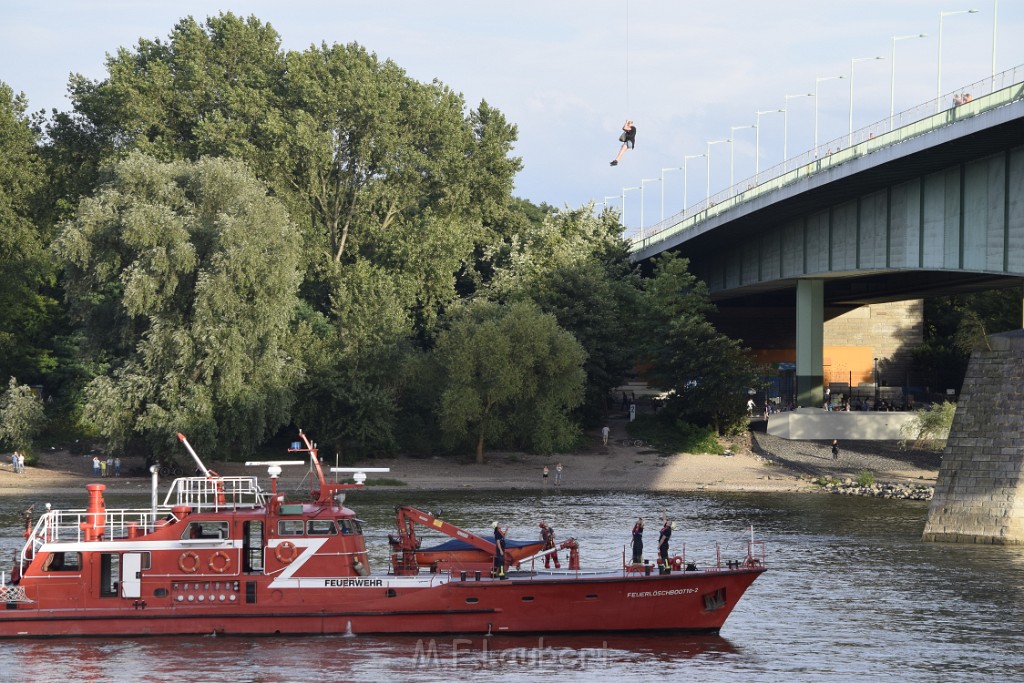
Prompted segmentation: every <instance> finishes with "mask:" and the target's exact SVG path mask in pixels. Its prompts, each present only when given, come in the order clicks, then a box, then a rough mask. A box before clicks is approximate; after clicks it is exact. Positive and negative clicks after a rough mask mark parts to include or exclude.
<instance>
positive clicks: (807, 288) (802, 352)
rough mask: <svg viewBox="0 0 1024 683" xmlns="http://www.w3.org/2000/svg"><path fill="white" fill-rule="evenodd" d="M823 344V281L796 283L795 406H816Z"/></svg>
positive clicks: (819, 396)
mask: <svg viewBox="0 0 1024 683" xmlns="http://www.w3.org/2000/svg"><path fill="white" fill-rule="evenodd" d="M824 344H825V282H824V281H823V280H798V281H797V283H796V405H797V407H798V408H808V407H814V408H820V407H821V405H822V401H823V400H824V393H823V392H822V380H823V379H824V378H823V377H822V368H823V367H824V357H823V347H824Z"/></svg>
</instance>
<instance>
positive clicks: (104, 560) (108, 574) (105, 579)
mask: <svg viewBox="0 0 1024 683" xmlns="http://www.w3.org/2000/svg"><path fill="white" fill-rule="evenodd" d="M120 583H121V556H120V555H118V554H116V553H101V554H100V597H103V598H116V597H117V587H118V586H119V585H120Z"/></svg>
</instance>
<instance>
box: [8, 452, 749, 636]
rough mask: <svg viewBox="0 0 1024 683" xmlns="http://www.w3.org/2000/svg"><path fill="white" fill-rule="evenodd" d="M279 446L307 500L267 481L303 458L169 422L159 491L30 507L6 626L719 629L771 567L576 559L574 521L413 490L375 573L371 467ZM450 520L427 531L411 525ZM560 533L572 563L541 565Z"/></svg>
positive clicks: (321, 630) (67, 632)
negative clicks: (429, 539) (234, 454)
mask: <svg viewBox="0 0 1024 683" xmlns="http://www.w3.org/2000/svg"><path fill="white" fill-rule="evenodd" d="M299 437H300V439H301V441H297V442H295V443H293V444H292V447H291V448H289V449H288V450H289V452H290V453H302V454H304V455H305V457H306V458H308V463H309V466H310V468H311V471H312V472H313V474H314V476H313V477H312V479H311V481H312V485H311V489H310V496H309V499H308V500H307V501H303V502H291V501H286V500H285V496H284V495H283V494H281V493H279V492H278V491H277V486H276V484H277V477H278V476H279V475H280V474H281V471H282V470H281V468H282V467H283V466H288V465H303V464H306V462H307V461H306V460H305V459H303V460H283V461H273V462H266V463H247V464H250V465H263V466H267V467H268V473H269V476H270V480H271V488H270V491H269V492H268V491H265V490H263V489H262V488H260V486H259V484H258V481H257V478H256V477H248V476H242V477H222V476H219V475H217V474H216V473H215V472H213V471H210V470H208V469H207V468H206V467H205V466H204V465H203V463H202V461H201V460H200V458H199V457H198V455H196V453H195V451H194V450H193V449H192V448H191V446H189V444H188V441H187V440H186V439H185V437H184V436H182V435H180V434H179V438H180V439H181V441H182V443H183V445H184V446H185V448H186V449H187V450H188V451H189V453H190V454H191V455H192V457H193V458H194V459H195V461H196V463H197V464H198V466H199V471H200V472H202V476H195V477H184V478H178V479H175V480H174V481H173V483H172V484H171V487H170V490H169V491H168V492H167V494H166V496H165V499H164V501H163V503H162V504H158V502H157V501H158V496H157V488H158V482H157V474H156V473H155V472H154V473H153V496H152V505H151V506H150V507H149V508H141V509H108V508H107V507H106V505H105V502H104V499H103V491H104V490H105V487H104V486H103V485H102V484H89V485H88V486H86V489H87V490H88V494H89V501H88V507H87V508H86V509H84V510H54V509H50V506H49V505H47V509H46V511H45V512H44V513H43V514H42V515H41V516H40V517H39V519H38V520H37V521H35V523H34V524H33V521H32V510H31V508H30V509H29V510H27V511H26V513H25V520H26V527H25V537H26V542H25V545H24V547H23V548H22V549H21V550H20V551H19V552H18V553H17V554H16V556H15V559H14V567H13V570H12V571H11V572H10V574H0V578H2V580H0V597H2V599H3V602H4V603H6V609H4V610H2V611H0V637H3V638H17V637H23V638H35V637H65V636H75V637H78V636H140V635H178V634H181V635H185V634H233V635H276V634H361V633H363V634H371V633H373V634H388V633H394V634H441V633H460V634H488V633H491V634H499V633H504V634H517V633H555V632H561V633H566V632H576V633H582V632H595V631H616V632H637V631H648V632H688V633H717V632H718V631H719V629H721V628H722V625H723V624H724V623H725V620H726V618H727V617H728V616H729V614H730V613H731V612H732V610H733V608H734V607H735V606H736V603H737V602H738V601H739V599H740V598H741V597H742V596H743V593H744V592H745V591H746V589H747V587H748V586H750V584H751V583H753V582H754V580H755V579H757V577H758V576H760V575H761V574H762V573H763V572H764V571H765V566H764V544H763V542H760V541H754V540H753V538H751V540H750V541H748V542H747V543H746V552H745V556H743V557H739V558H737V559H734V560H726V561H724V562H723V560H722V555H721V550H720V549H718V550H717V551H716V563H715V565H714V566H705V567H697V566H696V565H695V564H693V563H690V562H687V561H686V559H685V556H679V555H677V556H674V557H672V558H670V561H669V563H668V566H667V567H666V566H655V565H653V564H639V565H634V564H631V563H627V562H626V561H625V556H623V566H622V568H621V569H617V570H611V571H608V570H604V571H587V570H584V569H582V568H581V566H580V558H579V544H578V543H577V542H576V540H575V539H567V540H565V541H563V542H561V543H560V544H557V545H555V546H554V547H550V544H548V547H547V548H546V549H545V547H544V543H543V542H542V541H532V540H531V541H527V542H523V543H520V544H516V543H514V542H508V543H507V544H506V548H505V552H504V553H503V554H502V555H497V553H496V546H495V542H494V541H493V540H488V539H486V538H483V537H481V536H478V535H476V534H473V533H471V532H468V531H465V530H463V529H460V528H458V527H456V526H454V525H452V524H449V523H448V522H445V521H443V520H442V519H439V518H438V517H437V516H435V515H431V514H428V513H425V512H422V511H420V510H417V509H415V508H411V507H407V506H403V507H400V508H399V509H398V519H397V521H396V528H397V535H392V537H391V538H390V539H389V540H390V542H391V558H390V559H391V561H390V566H389V567H388V569H387V571H386V572H384V573H375V572H374V571H373V570H372V569H371V565H370V560H369V558H368V557H367V552H366V545H365V541H364V537H363V529H362V523H361V522H360V520H358V519H357V518H356V515H355V513H354V512H353V511H352V510H351V509H349V508H347V507H345V496H346V494H347V492H348V491H350V490H358V489H360V488H362V487H363V484H364V482H365V479H366V473H367V472H370V473H372V472H378V471H387V470H385V469H375V468H363V469H353V468H332V469H330V470H329V471H330V472H334V473H344V474H346V475H351V476H352V479H353V480H354V481H355V483H337V482H330V481H328V479H327V477H326V476H325V474H324V470H323V468H322V467H321V464H320V459H319V457H318V455H317V449H316V446H315V445H314V444H313V443H312V442H311V441H310V440H309V439H308V438H307V436H306V435H305V434H303V433H301V432H300V433H299ZM416 524H421V525H424V526H425V527H426V528H429V529H432V530H434V531H436V532H439V533H441V534H444V535H446V536H449V537H450V538H451V539H452V540H451V541H449V542H447V543H444V544H441V545H440V546H437V547H434V548H427V549H424V548H421V547H420V546H421V539H419V538H417V536H416V534H415V525H416ZM560 551H567V553H568V557H567V562H566V566H565V567H564V568H558V569H550V570H547V569H542V568H540V564H541V563H543V559H544V557H545V556H547V555H553V554H555V553H558V552H560Z"/></svg>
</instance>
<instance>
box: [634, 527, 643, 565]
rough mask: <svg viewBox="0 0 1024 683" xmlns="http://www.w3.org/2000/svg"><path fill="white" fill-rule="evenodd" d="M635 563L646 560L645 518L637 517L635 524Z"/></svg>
mask: <svg viewBox="0 0 1024 683" xmlns="http://www.w3.org/2000/svg"><path fill="white" fill-rule="evenodd" d="M632 545H633V564H641V563H643V561H644V518H643V517H637V520H636V524H634V525H633V541H632Z"/></svg>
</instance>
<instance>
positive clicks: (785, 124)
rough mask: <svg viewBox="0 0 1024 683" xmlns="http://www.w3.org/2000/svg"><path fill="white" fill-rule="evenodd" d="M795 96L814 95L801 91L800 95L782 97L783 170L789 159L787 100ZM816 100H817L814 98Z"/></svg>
mask: <svg viewBox="0 0 1024 683" xmlns="http://www.w3.org/2000/svg"><path fill="white" fill-rule="evenodd" d="M797 97H814V93H810V92H808V93H802V94H800V95H786V96H784V97H783V98H782V100H783V103H782V163H783V167H782V170H783V171H785V170H786V167H785V163H786V160H787V159H789V146H788V144H789V101H790V100H792V99H795V98H797ZM815 102H817V100H815Z"/></svg>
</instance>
